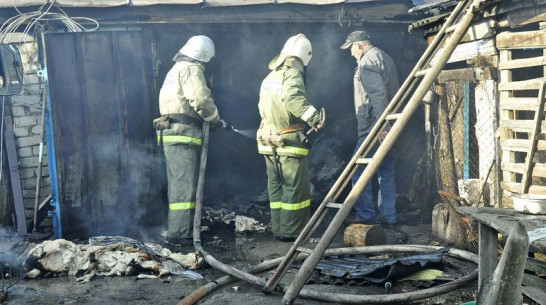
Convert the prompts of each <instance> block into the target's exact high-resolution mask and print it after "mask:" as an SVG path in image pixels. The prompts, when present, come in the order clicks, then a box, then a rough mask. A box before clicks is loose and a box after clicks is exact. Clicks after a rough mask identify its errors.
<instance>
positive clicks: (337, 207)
mask: <svg viewBox="0 0 546 305" xmlns="http://www.w3.org/2000/svg"><path fill="white" fill-rule="evenodd" d="M342 206H343V203H333V202H329V203H327V204H326V207H328V208H335V209H341V207H342Z"/></svg>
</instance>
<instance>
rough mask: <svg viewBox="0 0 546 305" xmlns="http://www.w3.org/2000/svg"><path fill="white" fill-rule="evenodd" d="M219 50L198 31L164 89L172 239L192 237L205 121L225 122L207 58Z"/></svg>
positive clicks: (162, 136) (161, 126) (161, 132)
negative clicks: (207, 69) (210, 85)
mask: <svg viewBox="0 0 546 305" xmlns="http://www.w3.org/2000/svg"><path fill="white" fill-rule="evenodd" d="M213 56H214V43H213V42H212V40H211V39H210V38H208V37H207V36H202V35H200V36H193V37H191V38H190V39H189V40H188V41H187V42H186V44H185V45H184V46H183V47H182V48H181V49H180V51H178V53H177V54H176V55H175V57H174V58H173V61H174V62H175V64H174V66H173V67H172V68H171V70H170V71H169V72H168V73H167V76H166V77H165V81H164V82H163V86H162V87H161V91H160V92H159V112H160V113H161V118H159V119H156V120H154V126H155V127H156V129H157V130H158V131H157V133H158V141H159V143H160V145H161V146H162V147H163V151H164V154H165V161H166V167H167V182H168V200H169V212H168V225H167V235H166V242H167V243H171V244H177V245H190V244H191V243H192V231H193V217H194V213H195V191H196V184H197V171H198V166H199V160H198V159H199V158H198V155H199V149H200V146H201V138H202V131H201V128H202V122H203V121H206V122H209V123H211V124H212V125H213V126H218V125H223V124H225V122H224V121H223V120H220V116H219V114H218V109H217V108H216V105H215V104H214V100H213V98H212V96H211V91H210V89H209V88H208V86H207V82H206V80H205V76H204V71H205V63H207V62H209V60H210V59H211V58H212V57H213Z"/></svg>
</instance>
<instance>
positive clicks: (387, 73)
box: [354, 46, 399, 137]
mask: <svg viewBox="0 0 546 305" xmlns="http://www.w3.org/2000/svg"><path fill="white" fill-rule="evenodd" d="M398 87H399V84H398V72H397V70H396V66H395V65H394V61H393V59H392V58H391V57H390V56H389V55H388V54H387V53H385V52H384V51H382V50H380V49H378V48H376V47H374V46H370V47H368V49H366V50H364V52H363V54H362V57H360V60H358V66H357V67H356V69H355V74H354V102H355V112H356V119H357V123H358V137H363V136H366V135H367V134H368V133H370V131H371V130H372V128H373V126H374V125H375V123H376V122H377V120H378V119H379V117H380V116H381V115H382V114H383V112H384V111H385V109H386V108H387V105H388V104H389V102H390V101H391V99H392V98H393V97H394V95H395V94H396V91H397V90H398Z"/></svg>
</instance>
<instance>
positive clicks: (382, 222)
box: [379, 219, 398, 228]
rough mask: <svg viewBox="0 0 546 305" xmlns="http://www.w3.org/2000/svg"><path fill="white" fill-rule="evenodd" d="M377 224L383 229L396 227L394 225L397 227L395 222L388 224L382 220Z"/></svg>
mask: <svg viewBox="0 0 546 305" xmlns="http://www.w3.org/2000/svg"><path fill="white" fill-rule="evenodd" d="M379 223H380V224H381V225H382V226H383V227H385V228H394V227H396V225H398V223H397V222H396V221H394V222H388V221H385V220H384V219H381V220H380V222H379Z"/></svg>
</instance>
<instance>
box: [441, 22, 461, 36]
mask: <svg viewBox="0 0 546 305" xmlns="http://www.w3.org/2000/svg"><path fill="white" fill-rule="evenodd" d="M458 26H459V25H458V24H454V25H452V26H450V27H448V28H447V29H446V31H445V32H444V33H446V34H447V33H451V32H453V31H455V29H456V28H457V27H458Z"/></svg>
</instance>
